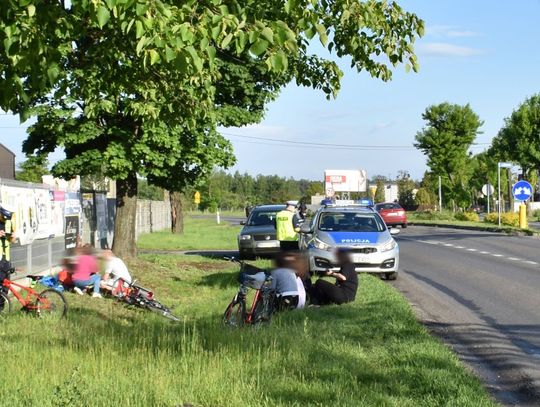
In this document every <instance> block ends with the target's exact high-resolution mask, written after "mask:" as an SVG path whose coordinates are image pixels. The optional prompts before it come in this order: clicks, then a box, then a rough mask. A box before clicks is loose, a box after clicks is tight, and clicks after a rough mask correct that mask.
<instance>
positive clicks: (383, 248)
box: [381, 239, 397, 252]
mask: <svg viewBox="0 0 540 407" xmlns="http://www.w3.org/2000/svg"><path fill="white" fill-rule="evenodd" d="M396 246H397V243H396V241H395V240H394V239H390V240H389V241H388V242H386V243H385V244H383V245H382V246H381V252H388V251H390V250H392V249H394V248H395V247H396Z"/></svg>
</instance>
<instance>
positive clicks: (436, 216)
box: [414, 211, 454, 220]
mask: <svg viewBox="0 0 540 407" xmlns="http://www.w3.org/2000/svg"><path fill="white" fill-rule="evenodd" d="M414 217H415V218H416V219H418V220H454V214H453V213H452V212H448V211H443V212H439V211H424V212H414Z"/></svg>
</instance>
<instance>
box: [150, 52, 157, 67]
mask: <svg viewBox="0 0 540 407" xmlns="http://www.w3.org/2000/svg"><path fill="white" fill-rule="evenodd" d="M149 53H150V65H154V64H155V63H156V62H158V61H159V54H158V52H157V51H156V50H155V49H151V50H150V51H149Z"/></svg>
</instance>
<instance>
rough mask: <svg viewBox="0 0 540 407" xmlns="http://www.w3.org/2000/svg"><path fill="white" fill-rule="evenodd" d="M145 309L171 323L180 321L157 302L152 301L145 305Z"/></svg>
mask: <svg viewBox="0 0 540 407" xmlns="http://www.w3.org/2000/svg"><path fill="white" fill-rule="evenodd" d="M146 308H148V309H149V310H150V311H152V312H155V313H156V314H159V315H161V316H163V317H165V318H167V319H170V320H171V321H174V322H179V321H180V318H178V317H177V316H176V315H173V314H172V313H171V310H170V309H169V308H167V307H165V306H164V305H163V304H161V303H160V302H158V301H155V300H154V301H151V302H149V303H147V304H146Z"/></svg>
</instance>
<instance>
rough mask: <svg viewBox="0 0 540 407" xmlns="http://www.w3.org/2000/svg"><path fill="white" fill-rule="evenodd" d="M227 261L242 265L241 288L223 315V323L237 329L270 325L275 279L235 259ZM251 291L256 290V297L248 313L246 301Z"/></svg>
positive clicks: (266, 272) (265, 272)
mask: <svg viewBox="0 0 540 407" xmlns="http://www.w3.org/2000/svg"><path fill="white" fill-rule="evenodd" d="M226 259H227V260H230V261H234V262H236V263H239V264H240V276H239V280H240V288H239V290H238V292H237V293H236V294H235V296H234V297H233V299H232V301H231V302H230V303H229V305H228V306H227V309H226V310H225V313H224V314H223V323H224V324H225V325H227V326H230V327H236V328H240V327H242V326H244V325H252V326H256V325H260V324H262V323H270V320H271V319H272V314H273V311H274V290H272V280H273V279H272V276H271V275H270V273H269V272H268V271H265V270H262V269H259V268H257V267H255V266H252V265H248V264H246V263H245V262H243V261H241V260H237V259H235V258H234V257H233V258H226ZM248 266H249V267H250V268H251V269H252V271H251V272H248V271H247V267H248ZM250 289H254V290H255V295H254V297H253V302H252V304H251V308H250V310H249V311H247V310H246V299H247V295H248V292H249V290H250Z"/></svg>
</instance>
